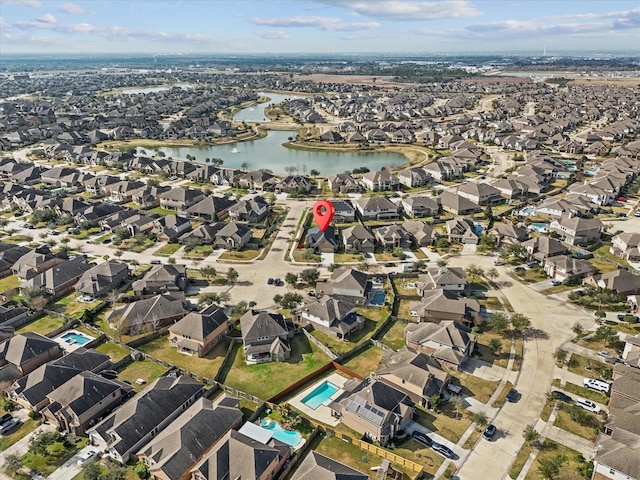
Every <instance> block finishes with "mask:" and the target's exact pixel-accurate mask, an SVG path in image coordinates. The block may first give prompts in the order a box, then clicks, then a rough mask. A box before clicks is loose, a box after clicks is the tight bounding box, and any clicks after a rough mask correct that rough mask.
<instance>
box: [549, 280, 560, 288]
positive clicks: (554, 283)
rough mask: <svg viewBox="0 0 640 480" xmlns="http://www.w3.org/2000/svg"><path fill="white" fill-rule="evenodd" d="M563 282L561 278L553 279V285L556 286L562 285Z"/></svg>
mask: <svg viewBox="0 0 640 480" xmlns="http://www.w3.org/2000/svg"><path fill="white" fill-rule="evenodd" d="M561 283H562V282H561V281H560V280H551V285H553V286H554V287H557V286H558V285H560V284H561Z"/></svg>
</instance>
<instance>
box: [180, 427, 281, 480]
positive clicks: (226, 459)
mask: <svg viewBox="0 0 640 480" xmlns="http://www.w3.org/2000/svg"><path fill="white" fill-rule="evenodd" d="M241 430H242V429H241ZM290 456H291V447H289V446H288V445H286V444H284V443H282V442H280V441H278V440H276V439H275V438H269V439H268V440H267V443H262V442H261V441H260V440H257V439H255V438H252V437H250V436H248V435H245V434H243V433H241V431H236V430H229V431H228V432H227V433H226V434H225V435H224V436H223V437H222V438H221V439H220V440H218V442H217V443H216V444H215V445H214V446H213V448H212V449H211V450H209V451H208V452H207V453H206V454H205V456H204V458H203V459H202V460H200V461H199V462H198V463H197V464H196V465H195V467H193V468H192V469H191V472H190V473H191V477H188V478H189V479H190V480H211V479H226V478H229V479H231V478H233V479H244V478H247V479H249V478H251V479H256V480H270V479H272V478H275V477H276V474H277V473H278V472H279V471H280V469H281V468H282V466H283V465H284V463H285V462H286V461H287V460H288V459H289V458H290Z"/></svg>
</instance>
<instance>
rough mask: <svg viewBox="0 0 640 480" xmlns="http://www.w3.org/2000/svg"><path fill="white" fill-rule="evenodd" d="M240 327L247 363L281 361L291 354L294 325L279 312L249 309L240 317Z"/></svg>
mask: <svg viewBox="0 0 640 480" xmlns="http://www.w3.org/2000/svg"><path fill="white" fill-rule="evenodd" d="M240 329H241V331H242V343H243V344H244V354H245V356H246V359H247V363H248V364H256V363H264V362H271V361H276V362H282V361H284V360H287V359H288V358H289V357H290V356H291V345H290V344H289V340H290V339H291V338H293V335H294V333H295V332H294V326H293V324H292V323H291V322H290V321H289V320H287V319H286V318H284V317H283V316H282V315H281V314H279V313H271V312H264V311H259V310H249V311H248V312H247V313H245V314H244V315H243V316H242V317H240Z"/></svg>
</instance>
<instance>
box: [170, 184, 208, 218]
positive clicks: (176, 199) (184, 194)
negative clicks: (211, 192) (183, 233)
mask: <svg viewBox="0 0 640 480" xmlns="http://www.w3.org/2000/svg"><path fill="white" fill-rule="evenodd" d="M203 198H204V193H203V192H202V190H198V189H195V188H183V187H174V188H172V189H171V190H169V191H167V192H164V193H161V194H160V206H161V207H162V208H166V209H169V210H175V211H177V212H185V211H187V209H188V208H189V207H191V206H192V205H195V204H196V203H198V202H199V201H200V200H202V199H203Z"/></svg>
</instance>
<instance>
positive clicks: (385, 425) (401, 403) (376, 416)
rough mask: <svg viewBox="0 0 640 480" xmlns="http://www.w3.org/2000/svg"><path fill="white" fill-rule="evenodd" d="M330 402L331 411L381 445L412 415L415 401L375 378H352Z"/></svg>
mask: <svg viewBox="0 0 640 480" xmlns="http://www.w3.org/2000/svg"><path fill="white" fill-rule="evenodd" d="M342 388H343V390H344V392H343V393H342V394H341V395H340V396H339V397H338V398H336V399H335V400H334V401H333V402H331V403H330V404H329V408H330V409H331V415H332V416H333V417H335V418H338V419H339V420H340V422H341V423H343V424H344V425H345V426H347V427H349V428H351V429H353V430H355V431H356V432H358V433H360V434H362V435H364V436H365V437H366V438H368V439H369V440H371V441H373V442H378V443H380V444H381V445H386V444H388V443H389V442H390V441H391V440H392V439H393V437H394V436H395V435H396V433H397V432H398V431H399V430H402V429H403V428H405V427H406V426H407V425H408V423H409V422H410V421H411V419H412V418H413V413H414V411H415V403H414V402H413V401H411V398H410V397H409V396H408V395H407V394H406V393H404V392H401V391H400V390H398V389H396V388H394V387H392V386H391V385H388V384H387V383H385V382H382V381H379V380H376V379H375V378H366V379H364V380H358V379H355V378H353V379H351V380H348V381H347V382H346V383H345V384H344V385H343V387H342Z"/></svg>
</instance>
